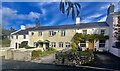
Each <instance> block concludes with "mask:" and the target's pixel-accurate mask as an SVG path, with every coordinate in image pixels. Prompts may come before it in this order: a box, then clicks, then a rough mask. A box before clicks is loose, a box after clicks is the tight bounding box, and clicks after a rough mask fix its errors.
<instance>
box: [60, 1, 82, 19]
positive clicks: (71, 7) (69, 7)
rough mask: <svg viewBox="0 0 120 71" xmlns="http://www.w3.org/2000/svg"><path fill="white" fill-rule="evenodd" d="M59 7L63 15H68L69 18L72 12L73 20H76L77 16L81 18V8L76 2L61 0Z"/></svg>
mask: <svg viewBox="0 0 120 71" xmlns="http://www.w3.org/2000/svg"><path fill="white" fill-rule="evenodd" d="M59 7H60V11H61V12H62V13H63V14H67V16H69V14H70V12H72V19H74V18H75V16H79V14H80V8H81V6H80V4H79V3H76V2H74V3H73V2H71V1H70V0H61V2H60V6H59ZM66 12H67V13H66Z"/></svg>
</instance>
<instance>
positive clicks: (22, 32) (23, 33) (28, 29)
mask: <svg viewBox="0 0 120 71" xmlns="http://www.w3.org/2000/svg"><path fill="white" fill-rule="evenodd" d="M34 28H35V27H33V28H27V29H26V30H20V31H18V32H16V33H14V34H12V35H27V34H28V31H30V30H32V29H34Z"/></svg>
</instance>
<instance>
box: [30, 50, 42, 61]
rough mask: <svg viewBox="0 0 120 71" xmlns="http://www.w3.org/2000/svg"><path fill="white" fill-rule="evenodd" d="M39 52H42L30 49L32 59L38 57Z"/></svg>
mask: <svg viewBox="0 0 120 71" xmlns="http://www.w3.org/2000/svg"><path fill="white" fill-rule="evenodd" d="M41 53H42V51H41V50H34V51H32V59H35V58H38V57H40V54H41Z"/></svg>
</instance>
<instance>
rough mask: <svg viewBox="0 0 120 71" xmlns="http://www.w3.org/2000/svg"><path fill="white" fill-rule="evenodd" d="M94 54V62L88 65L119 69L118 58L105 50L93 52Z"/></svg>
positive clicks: (119, 60)
mask: <svg viewBox="0 0 120 71" xmlns="http://www.w3.org/2000/svg"><path fill="white" fill-rule="evenodd" d="M94 54H95V64H92V65H88V66H92V67H100V68H108V69H114V70H120V58H118V57H116V56H114V55H112V54H110V53H107V52H95V53H94Z"/></svg>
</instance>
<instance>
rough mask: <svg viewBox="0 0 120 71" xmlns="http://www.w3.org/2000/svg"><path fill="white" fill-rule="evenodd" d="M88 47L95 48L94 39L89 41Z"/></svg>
mask: <svg viewBox="0 0 120 71" xmlns="http://www.w3.org/2000/svg"><path fill="white" fill-rule="evenodd" d="M88 48H89V49H93V48H94V40H90V41H89V42H88Z"/></svg>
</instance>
